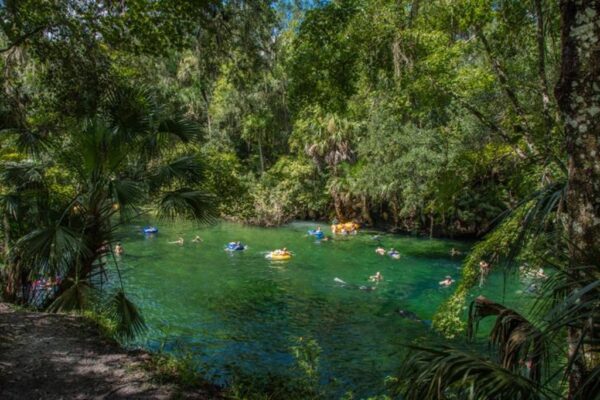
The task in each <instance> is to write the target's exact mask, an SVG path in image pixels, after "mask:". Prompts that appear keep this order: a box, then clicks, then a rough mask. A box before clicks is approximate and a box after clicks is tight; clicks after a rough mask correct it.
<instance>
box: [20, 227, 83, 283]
mask: <svg viewBox="0 0 600 400" xmlns="http://www.w3.org/2000/svg"><path fill="white" fill-rule="evenodd" d="M17 248H18V249H19V252H20V254H21V255H22V257H23V259H24V260H25V261H26V262H29V263H30V265H31V266H32V269H33V270H34V271H35V272H37V273H41V274H46V273H49V274H52V275H64V274H65V273H66V271H67V270H68V269H69V268H70V267H71V266H72V265H74V263H75V260H76V259H77V257H78V256H80V255H89V254H90V250H89V249H88V248H87V247H86V246H85V244H84V243H83V241H82V238H81V235H80V234H78V233H77V232H75V231H73V230H71V229H70V228H68V227H66V226H62V225H51V226H48V227H43V228H38V229H35V230H34V231H32V232H30V233H29V234H27V235H25V236H24V237H22V238H20V239H19V240H18V241H17Z"/></svg>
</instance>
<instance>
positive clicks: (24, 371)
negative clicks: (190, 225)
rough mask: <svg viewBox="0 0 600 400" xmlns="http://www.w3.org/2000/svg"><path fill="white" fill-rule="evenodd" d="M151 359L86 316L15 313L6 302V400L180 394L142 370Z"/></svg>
mask: <svg viewBox="0 0 600 400" xmlns="http://www.w3.org/2000/svg"><path fill="white" fill-rule="evenodd" d="M148 358H149V355H148V354H146V353H144V352H128V351H126V350H124V349H122V348H120V347H119V346H117V345H116V344H114V343H111V342H110V341H108V340H105V339H103V338H101V337H100V335H99V334H98V331H97V329H95V328H94V327H93V326H92V325H91V324H90V323H89V322H88V321H87V320H85V319H83V318H80V317H75V316H69V315H60V314H47V313H36V312H24V311H13V310H12V309H11V308H10V306H8V305H6V304H3V303H0V399H3V400H8V399H19V400H20V399H28V400H36V399H44V400H53V399H57V400H58V399H65V400H67V399H69V400H70V399H170V398H173V397H179V395H176V393H177V392H176V389H175V388H174V387H172V386H167V385H157V384H155V383H153V382H152V381H151V376H150V373H149V372H147V371H144V370H143V369H142V368H141V366H142V364H143V363H145V362H146V361H147V360H148ZM183 397H184V398H197V399H206V398H208V397H207V396H206V395H205V394H186V395H185V396H183Z"/></svg>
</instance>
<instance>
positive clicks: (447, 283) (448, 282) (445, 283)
mask: <svg viewBox="0 0 600 400" xmlns="http://www.w3.org/2000/svg"><path fill="white" fill-rule="evenodd" d="M453 283H454V279H452V277H451V276H450V275H446V279H444V280H443V281H440V286H443V287H448V286H450V285H452V284H453Z"/></svg>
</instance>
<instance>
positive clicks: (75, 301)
mask: <svg viewBox="0 0 600 400" xmlns="http://www.w3.org/2000/svg"><path fill="white" fill-rule="evenodd" d="M94 295H95V289H94V288H93V287H92V286H90V284H89V282H88V281H87V280H82V279H74V280H73V281H72V284H71V285H70V286H69V287H68V288H67V289H66V290H65V291H63V292H62V293H61V294H60V295H59V296H58V297H57V298H56V299H54V301H53V302H52V303H51V304H50V306H48V308H47V311H48V312H69V311H82V310H85V309H87V308H88V307H89V305H90V303H91V302H92V300H93V297H94Z"/></svg>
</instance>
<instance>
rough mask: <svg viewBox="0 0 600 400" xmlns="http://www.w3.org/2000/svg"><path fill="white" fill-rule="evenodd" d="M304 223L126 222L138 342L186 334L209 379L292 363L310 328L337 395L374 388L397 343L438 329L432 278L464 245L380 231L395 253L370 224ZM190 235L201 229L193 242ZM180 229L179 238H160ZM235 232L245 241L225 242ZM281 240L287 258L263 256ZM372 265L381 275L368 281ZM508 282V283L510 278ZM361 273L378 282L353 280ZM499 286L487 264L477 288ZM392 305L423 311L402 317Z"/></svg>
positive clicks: (444, 271)
mask: <svg viewBox="0 0 600 400" xmlns="http://www.w3.org/2000/svg"><path fill="white" fill-rule="evenodd" d="M312 227H314V225H313V224H308V223H296V224H292V225H290V226H287V227H282V228H276V229H262V228H256V227H247V226H241V225H235V224H230V223H222V224H219V225H216V226H212V227H205V228H198V227H196V226H194V225H192V224H189V223H184V222H182V223H176V224H175V223H172V224H168V225H160V226H159V229H160V232H159V234H158V235H156V236H152V237H146V236H144V235H143V234H141V233H140V230H139V227H135V226H130V227H128V228H127V230H125V231H124V232H123V234H122V236H121V237H122V239H123V246H124V248H125V254H124V255H123V256H122V257H121V258H120V262H121V265H122V268H123V277H124V281H125V286H126V290H127V291H128V292H129V293H130V294H131V295H132V297H133V298H134V300H135V301H136V302H137V304H138V305H139V306H140V308H141V309H142V312H143V314H144V316H145V318H146V321H147V324H148V327H149V331H148V333H147V335H146V336H144V337H143V338H141V339H140V340H139V343H138V344H141V345H143V346H145V347H148V348H152V349H156V348H158V347H159V346H161V345H163V346H164V347H165V348H166V349H167V350H174V349H175V348H178V347H181V346H183V347H185V348H186V349H187V350H189V351H191V352H193V354H194V356H195V357H196V360H197V361H198V362H199V363H201V364H202V365H204V366H205V370H206V372H207V374H208V376H209V377H210V379H212V380H213V381H215V382H217V383H221V384H222V383H226V382H227V381H228V379H230V378H231V371H232V370H239V371H243V372H244V373H247V374H255V375H257V376H259V375H260V376H265V375H267V374H275V375H280V376H286V375H288V374H290V375H293V374H294V371H295V369H294V365H295V363H294V358H293V356H292V352H291V350H290V347H291V346H293V345H294V344H295V343H296V340H297V339H298V338H300V337H302V338H304V339H314V340H316V342H317V343H318V345H319V347H320V349H321V355H320V364H319V367H320V376H321V380H320V381H321V383H322V385H324V387H326V388H327V389H328V390H330V391H331V392H332V393H335V394H336V395H340V394H341V393H343V392H345V391H346V390H352V391H353V392H354V393H355V394H358V395H359V396H367V395H370V394H376V393H381V392H382V391H383V387H384V383H383V380H384V378H385V377H386V376H387V375H390V374H392V373H393V372H394V371H396V370H397V368H398V367H399V365H400V363H401V362H402V358H403V357H404V355H405V352H404V350H403V347H402V346H401V345H402V344H403V343H407V342H411V341H413V340H419V339H420V340H424V341H432V340H437V339H436V336H435V335H434V334H433V333H432V332H430V330H429V327H428V323H427V320H430V319H431V318H432V316H433V314H434V312H435V310H436V309H437V307H438V306H439V305H440V303H441V302H442V301H443V300H444V299H446V298H447V297H448V296H449V295H450V294H451V293H452V290H453V289H452V288H440V286H439V284H438V282H439V281H440V280H442V279H443V278H444V276H446V275H451V276H452V277H453V278H455V279H458V278H459V277H460V270H459V269H460V258H451V257H450V255H449V250H450V249H451V248H452V247H457V248H460V249H462V250H467V249H468V245H466V244H464V243H458V242H452V241H444V240H429V239H417V238H412V237H402V236H392V235H383V236H382V239H381V243H382V245H383V246H384V247H386V248H389V247H395V248H396V249H398V250H400V252H401V253H402V258H401V259H400V260H393V259H391V258H389V257H382V256H379V255H377V254H376V253H375V252H374V250H375V248H376V247H377V242H376V241H374V240H373V239H372V235H373V234H372V233H361V234H359V235H357V236H349V237H344V238H340V239H339V240H337V238H336V240H335V241H331V242H321V243H319V242H317V241H315V240H314V239H313V238H312V237H308V236H307V235H306V231H307V229H309V228H312ZM323 228H325V229H324V230H325V231H326V232H327V233H329V228H328V227H323ZM196 235H200V237H202V238H203V239H204V241H203V242H202V243H200V244H196V243H192V242H191V240H192V239H193V238H194V237H195V236H196ZM179 236H182V237H184V239H185V240H186V242H185V245H184V246H181V247H180V246H178V245H176V244H169V243H168V242H169V241H174V240H176V239H177V238H178V237H179ZM237 240H240V241H242V242H243V243H245V244H247V245H248V246H249V248H248V249H247V250H246V251H243V252H234V253H230V252H226V251H224V250H223V248H224V245H225V244H226V243H227V242H230V241H237ZM281 247H287V248H288V249H290V250H291V251H293V253H294V257H293V258H292V260H290V261H287V262H271V261H269V260H266V259H265V253H266V252H267V251H269V250H272V249H276V248H281ZM377 271H380V272H381V274H382V275H383V276H384V281H383V282H380V283H377V284H374V283H369V282H368V277H369V276H370V275H373V274H375V272H377ZM335 278H339V279H341V280H343V281H345V282H346V283H348V285H341V284H339V283H337V282H335V281H334V279H335ZM509 284H510V285H509V286H510V291H511V293H514V289H515V285H516V283H514V282H513V283H510V282H509ZM355 285H356V286H355ZM361 285H367V286H368V287H375V290H371V291H366V290H360V289H359V286H361ZM478 293H479V292H478V290H477V291H476V292H475V294H478ZM503 293H504V292H503V275H502V274H500V273H492V274H491V276H490V278H489V279H488V283H487V285H486V287H485V294H487V295H488V296H489V297H491V298H493V299H496V300H501V299H502V296H503ZM398 309H404V310H409V311H411V312H413V313H415V314H416V315H418V316H419V318H420V319H422V320H425V322H417V321H413V320H409V319H404V318H401V317H400V316H399V315H398V314H397V310H398Z"/></svg>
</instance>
